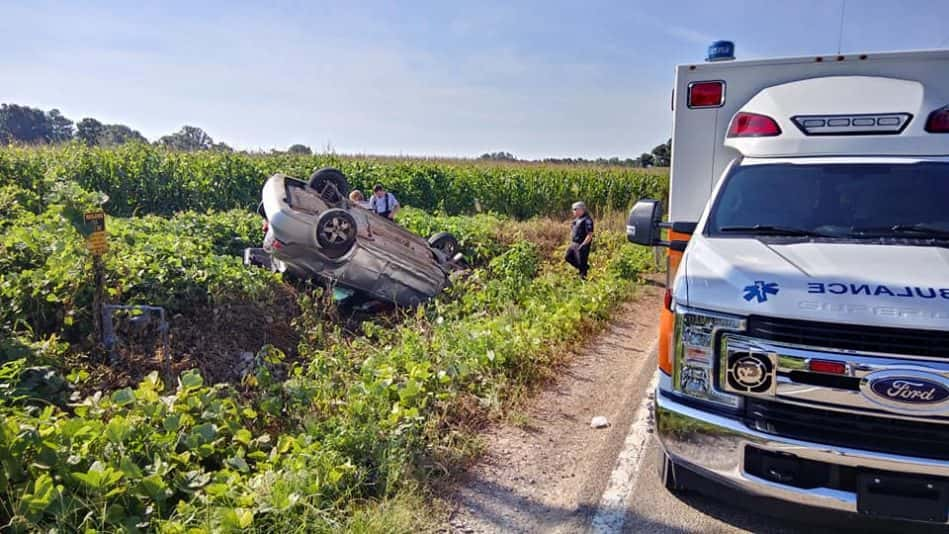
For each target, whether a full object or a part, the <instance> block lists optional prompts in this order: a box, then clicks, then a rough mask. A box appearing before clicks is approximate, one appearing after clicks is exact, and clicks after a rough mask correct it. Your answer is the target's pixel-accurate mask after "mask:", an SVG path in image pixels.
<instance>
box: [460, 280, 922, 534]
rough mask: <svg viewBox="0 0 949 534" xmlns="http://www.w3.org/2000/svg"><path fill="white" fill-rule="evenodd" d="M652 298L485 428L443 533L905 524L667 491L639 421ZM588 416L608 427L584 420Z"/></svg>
mask: <svg viewBox="0 0 949 534" xmlns="http://www.w3.org/2000/svg"><path fill="white" fill-rule="evenodd" d="M661 302H662V288H659V287H654V286H649V287H646V288H644V290H643V292H642V293H641V295H640V296H639V298H638V299H636V300H634V301H633V302H631V303H629V304H627V305H626V306H625V307H624V308H623V309H622V310H621V311H620V312H619V313H618V314H617V315H616V317H617V319H616V320H615V321H614V322H613V323H612V324H611V325H610V326H609V327H608V328H607V329H606V330H605V331H604V332H603V334H602V335H600V336H599V337H598V338H597V339H596V340H595V341H594V342H592V343H591V344H590V346H588V347H587V348H586V349H584V350H582V351H580V353H579V354H577V355H576V356H575V357H574V358H572V360H571V362H570V364H569V365H567V366H566V367H565V368H564V369H563V370H562V371H561V372H559V373H558V379H557V381H556V382H555V383H553V384H551V385H549V387H547V388H546V389H544V390H543V391H542V392H540V393H539V394H538V395H537V396H536V397H535V398H534V399H533V400H532V401H531V402H530V405H529V406H528V407H527V408H526V410H525V414H526V417H524V418H523V419H526V421H519V424H518V425H513V424H506V425H498V426H496V427H494V428H492V429H490V430H489V431H488V432H487V433H486V435H485V436H484V440H485V443H486V450H485V455H484V457H483V459H482V460H481V461H480V462H479V463H478V464H477V465H475V466H474V467H472V468H471V469H470V470H469V471H468V472H467V473H465V475H464V476H463V477H461V479H460V481H459V483H458V484H457V485H456V487H455V489H454V492H453V494H452V495H450V496H449V497H447V498H446V500H447V501H448V505H449V507H450V509H451V510H452V514H451V518H450V522H449V524H448V525H446V526H445V531H448V532H458V533H495V532H497V533H501V532H504V533H508V532H544V533H548V532H553V533H558V532H561V533H562V532H631V533H632V532H636V533H639V532H655V533H666V532H702V533H706V532H774V533H798V532H800V533H812V532H868V531H881V532H892V531H897V532H909V531H910V530H909V529H908V528H907V527H906V526H905V525H898V526H893V525H881V524H879V523H869V522H865V521H856V520H855V518H853V517H851V516H848V515H844V514H833V513H827V514H815V513H814V512H813V511H812V510H806V509H803V508H796V507H788V506H783V507H767V506H762V505H761V503H758V502H751V501H750V500H749V499H748V498H747V497H746V496H743V495H740V494H737V493H735V492H732V491H730V490H727V489H726V488H722V487H715V486H713V487H711V488H706V490H705V492H704V493H697V492H689V493H685V494H681V495H676V494H672V493H670V492H668V491H666V490H665V489H664V488H663V487H662V485H661V484H660V482H659V479H658V477H657V475H656V472H657V459H658V446H659V445H658V443H657V442H656V440H655V438H654V436H653V435H652V433H651V421H650V420H649V419H650V417H651V415H650V411H649V408H650V407H651V401H652V399H651V393H652V392H651V389H652V388H651V387H649V386H650V383H651V382H652V383H654V382H653V378H654V375H655V364H654V362H655V337H656V331H657V324H656V322H657V315H658V313H657V310H658V309H659V306H661ZM595 416H605V417H606V418H607V420H608V421H609V423H610V426H608V427H607V428H603V429H594V428H591V426H590V422H591V419H592V418H593V417H595ZM917 530H919V531H921V532H935V531H936V530H934V529H917ZM913 531H914V532H915V531H916V530H913Z"/></svg>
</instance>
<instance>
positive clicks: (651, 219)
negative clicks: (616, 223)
mask: <svg viewBox="0 0 949 534" xmlns="http://www.w3.org/2000/svg"><path fill="white" fill-rule="evenodd" d="M660 221H662V202H660V201H658V200H652V199H645V200H640V201H639V202H637V203H636V205H635V206H633V209H632V210H630V212H629V218H628V219H627V220H626V239H627V240H629V242H630V243H635V244H637V245H643V246H647V247H652V246H656V245H659V244H660V241H661V239H660V238H661V237H662V234H661V232H660V230H659V223H660Z"/></svg>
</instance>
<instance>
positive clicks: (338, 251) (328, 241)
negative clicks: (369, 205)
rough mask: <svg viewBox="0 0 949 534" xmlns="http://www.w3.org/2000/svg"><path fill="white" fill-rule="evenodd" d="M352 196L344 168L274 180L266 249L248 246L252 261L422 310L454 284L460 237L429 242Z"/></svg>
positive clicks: (263, 211)
mask: <svg viewBox="0 0 949 534" xmlns="http://www.w3.org/2000/svg"><path fill="white" fill-rule="evenodd" d="M348 194H349V184H348V181H347V180H346V177H345V175H344V174H343V173H342V172H340V171H339V170H337V169H332V168H324V169H320V170H318V171H316V172H314V173H313V175H312V176H311V177H310V180H309V182H304V181H301V180H297V179H295V178H291V177H289V176H286V175H283V174H275V175H273V176H271V177H270V178H269V179H268V180H267V183H266V184H264V189H263V193H262V199H261V203H260V207H259V208H258V213H259V214H260V215H261V216H262V217H264V219H265V221H266V222H265V223H264V227H265V232H266V235H265V237H264V243H263V248H260V249H247V250H246V251H245V255H244V260H245V262H246V263H249V264H256V265H263V266H267V267H270V268H272V269H274V270H276V271H280V272H289V273H291V274H293V275H296V276H299V277H304V278H318V279H321V280H324V281H326V282H327V283H329V284H331V285H333V286H334V287H342V288H346V289H349V290H353V291H355V292H358V293H361V294H363V295H364V296H367V297H369V298H373V299H378V300H382V301H388V302H392V303H394V304H397V305H399V306H413V305H416V304H418V303H420V302H422V301H425V300H427V299H430V298H431V297H433V296H435V295H436V294H438V293H439V292H440V291H441V290H442V289H444V288H445V286H447V285H448V276H449V274H450V273H451V272H452V270H454V269H455V267H456V266H457V261H458V260H460V258H461V255H460V254H459V253H458V241H457V240H456V239H455V237H454V236H452V235H451V234H449V233H447V232H440V233H438V234H435V235H434V236H432V238H431V239H429V240H428V241H426V240H424V239H422V238H420V237H418V236H416V235H415V234H413V233H411V232H409V231H408V230H405V229H404V228H402V227H401V226H399V225H397V224H396V223H394V222H392V221H391V220H389V219H387V218H385V217H381V216H379V215H376V214H375V213H372V212H371V211H370V210H368V209H365V208H362V207H360V206H358V205H356V204H355V203H353V202H351V201H350V200H349V198H348V197H347V195H348Z"/></svg>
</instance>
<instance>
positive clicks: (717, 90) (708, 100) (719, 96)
mask: <svg viewBox="0 0 949 534" xmlns="http://www.w3.org/2000/svg"><path fill="white" fill-rule="evenodd" d="M688 104H689V107H690V108H718V107H722V106H723V105H724V104H725V82H721V81H716V82H693V83H692V84H690V85H689V96H688Z"/></svg>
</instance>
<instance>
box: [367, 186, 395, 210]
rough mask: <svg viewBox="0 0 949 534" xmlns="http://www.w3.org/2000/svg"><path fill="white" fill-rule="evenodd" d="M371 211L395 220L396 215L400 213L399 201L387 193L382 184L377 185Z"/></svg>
mask: <svg viewBox="0 0 949 534" xmlns="http://www.w3.org/2000/svg"><path fill="white" fill-rule="evenodd" d="M369 209H370V210H372V212H373V213H376V214H378V215H382V216H383V217H385V218H387V219H395V214H396V212H398V211H399V201H398V200H396V199H395V195H393V194H392V193H390V192H388V191H386V189H385V188H384V187H382V184H376V186H375V187H373V188H372V198H371V199H369Z"/></svg>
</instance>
